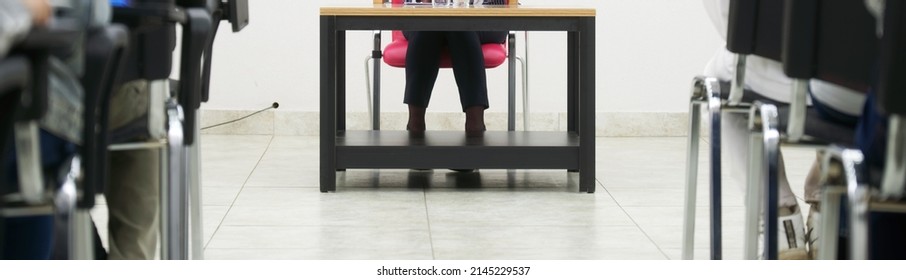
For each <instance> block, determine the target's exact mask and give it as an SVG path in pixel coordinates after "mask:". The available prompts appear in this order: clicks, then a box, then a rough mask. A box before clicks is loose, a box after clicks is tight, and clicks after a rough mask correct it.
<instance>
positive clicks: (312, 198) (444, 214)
mask: <svg viewBox="0 0 906 280" xmlns="http://www.w3.org/2000/svg"><path fill="white" fill-rule="evenodd" d="M202 143H203V144H202V147H203V148H202V158H203V160H202V162H203V168H202V181H203V183H202V184H203V205H204V206H203V213H204V234H205V258H207V259H405V260H410V259H412V260H417V259H628V260H637V259H643V260H648V259H651V260H658V259H679V258H680V254H681V252H680V251H681V249H680V248H681V243H680V241H681V232H682V213H683V193H684V190H683V182H684V172H685V162H686V154H685V153H686V152H685V149H686V139H685V138H598V139H597V149H596V150H597V155H596V159H597V172H596V178H597V184H598V191H597V192H596V193H595V194H587V193H580V192H579V191H578V187H577V186H576V184H575V182H576V181H577V179H578V178H577V177H576V176H575V175H568V173H566V172H565V171H560V170H552V171H505V170H481V171H479V172H474V173H457V172H453V171H448V170H434V171H409V170H380V171H378V170H350V171H347V172H345V173H340V174H339V176H338V177H339V179H338V183H339V186H338V191H337V192H336V193H321V192H320V191H319V189H318V169H317V168H318V138H317V137H292V136H267V135H264V136H226V135H204V136H203V138H202ZM701 147H702V155H701V156H700V164H701V168H699V178H700V180H699V188H698V201H699V207H698V208H697V212H696V213H697V216H698V219H697V224H696V243H695V248H696V251H695V254H696V258H707V257H708V246H709V245H708V242H707V241H708V239H707V236H708V231H707V230H708V220H707V215H708V213H707V210H708V208H707V205H708V204H707V203H708V202H707V197H708V192H707V188H706V186H707V182H706V180H705V174H706V173H705V167H706V166H707V165H706V164H707V162H706V161H705V160H706V158H705V155H706V154H707V153H706V151H707V148H708V143H706V142H705V141H702V144H701ZM784 153H785V157H786V159H787V166H788V167H787V168H788V173H789V176H790V182H793V184H794V186H797V185H800V184H801V183H797V182H803V181H804V177H805V174H806V171H807V169H808V164H809V163H810V161H811V159H812V158H813V157H814V152H813V151H811V150H809V149H804V148H790V149H785V150H784ZM794 190H796V193H797V194H798V195H799V196H801V193H802V191H801V187H794ZM724 192H725V194H724V207H723V210H724V218H723V221H724V257H725V258H728V259H738V258H741V255H742V242H741V239H742V238H741V235H742V220H743V219H742V214H743V207H742V203H743V202H742V198H743V194H742V191H741V189H740V188H735V187H727V188H725V191H724ZM93 214H94V216H95V219H96V221H97V222H98V226H99V229H100V230H101V231H102V232H103V231H104V230H105V226H104V223H105V222H106V209H105V208H104V207H103V205H102V206H101V207H98V208H97V209H96V210H95V211H94V212H93Z"/></svg>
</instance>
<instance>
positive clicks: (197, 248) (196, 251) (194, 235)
mask: <svg viewBox="0 0 906 280" xmlns="http://www.w3.org/2000/svg"><path fill="white" fill-rule="evenodd" d="M199 121H200V118H195V122H196V125H195V127H196V128H198V127H201V126H200V123H198V122H199ZM194 133H195V143H194V144H192V145H191V146H189V147H188V149H187V150H188V156H189V160H188V163H189V166H188V167H189V178H190V180H189V213H188V214H189V215H190V216H189V217H188V218H189V224H190V225H191V229H190V230H189V234H191V240H190V242H189V244H191V246H192V247H191V248H192V250H191V254H190V256H189V257H190V258H191V259H193V260H203V259H204V232H203V231H204V219H203V218H202V211H201V195H202V193H201V137H200V135H199V131H198V129H195V131H194Z"/></svg>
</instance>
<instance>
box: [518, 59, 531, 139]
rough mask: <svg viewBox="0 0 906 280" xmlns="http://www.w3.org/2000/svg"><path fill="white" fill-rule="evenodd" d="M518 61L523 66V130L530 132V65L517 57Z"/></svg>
mask: <svg viewBox="0 0 906 280" xmlns="http://www.w3.org/2000/svg"><path fill="white" fill-rule="evenodd" d="M516 61H518V62H519V64H520V65H522V130H523V131H529V130H530V129H531V124H530V121H531V118H530V117H531V112H530V111H529V88H528V65H526V64H525V59H523V58H522V57H518V56H517V57H516Z"/></svg>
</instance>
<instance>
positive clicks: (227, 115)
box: [201, 110, 689, 137]
mask: <svg viewBox="0 0 906 280" xmlns="http://www.w3.org/2000/svg"><path fill="white" fill-rule="evenodd" d="M253 112H254V111H245V110H201V116H202V117H201V126H202V127H208V126H211V125H215V124H219V123H223V122H227V121H230V120H235V119H238V118H240V117H243V116H246V115H248V114H251V113H253ZM406 118H407V114H406V113H404V112H385V113H382V115H381V129H384V130H404V129H405V127H406ZM530 118H531V119H530V120H529V121H530V124H531V129H532V130H534V131H565V130H566V113H557V112H549V113H546V112H539V113H532V114H531V116H530ZM427 121H428V124H427V125H428V129H431V130H461V129H463V123H464V122H465V115H463V114H462V113H452V112H451V113H443V112H441V113H428V117H427ZM485 123H487V125H488V130H505V129H506V113H503V112H489V113H487V114H486V115H485ZM522 123H523V121H522V114H521V113H520V114H517V115H516V129H517V130H521V129H522V128H523V124H522ZM595 124H596V130H595V135H596V136H608V137H639V136H651V137H677V136H686V134H687V130H688V129H689V126H688V114H687V113H685V112H680V113H662V112H638V113H627V112H598V113H596V114H595ZM319 127H320V123H319V113H318V112H303V111H280V110H270V111H265V112H262V113H259V114H256V115H254V116H251V117H249V118H246V119H244V120H241V121H237V122H234V123H230V124H226V125H222V126H218V127H213V128H209V129H205V130H203V131H202V134H237V135H269V134H274V135H311V136H315V135H318V134H319ZM346 127H347V129H355V130H367V129H370V128H371V120H370V118H369V117H368V114H367V113H364V112H350V113H348V114H347V118H346Z"/></svg>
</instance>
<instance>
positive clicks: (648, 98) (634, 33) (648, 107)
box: [205, 0, 721, 113]
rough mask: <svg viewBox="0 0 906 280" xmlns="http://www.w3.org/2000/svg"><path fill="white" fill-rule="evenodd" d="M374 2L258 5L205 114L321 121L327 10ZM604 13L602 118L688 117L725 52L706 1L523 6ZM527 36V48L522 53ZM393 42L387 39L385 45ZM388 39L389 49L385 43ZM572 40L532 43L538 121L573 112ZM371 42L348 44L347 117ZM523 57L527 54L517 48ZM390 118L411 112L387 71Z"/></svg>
mask: <svg viewBox="0 0 906 280" xmlns="http://www.w3.org/2000/svg"><path fill="white" fill-rule="evenodd" d="M354 1H355V2H362V3H363V4H367V3H369V2H370V1H369V0H319V1H303V0H259V1H251V3H250V6H251V7H250V9H251V10H250V12H251V23H250V25H249V26H248V27H247V28H246V29H245V30H243V31H242V32H241V33H236V34H232V33H230V30H229V29H228V27H227V26H224V28H222V29H221V30H220V33H219V34H218V37H217V43H216V44H215V51H214V55H215V56H214V58H215V61H214V69H213V74H212V75H213V78H212V84H213V85H212V95H211V100H210V102H209V103H207V104H205V108H206V109H215V110H254V109H259V108H263V107H266V106H268V105H269V104H270V103H271V102H273V101H277V102H280V104H281V107H280V110H281V111H283V110H292V111H303V112H316V111H318V110H319V109H318V95H319V86H318V82H319V73H318V72H319V65H318V63H319V42H318V40H319V39H318V38H319V36H318V31H319V28H318V25H319V20H318V19H319V18H318V12H319V9H318V8H319V7H320V6H330V5H338V4H342V5H346V4H349V3H350V2H354ZM522 2H523V3H524V4H526V5H544V4H549V3H555V4H553V5H557V6H581V7H593V8H596V9H597V26H596V29H597V42H596V46H597V62H596V63H597V73H596V74H597V104H596V108H597V111H598V112H670V113H673V112H685V111H686V110H687V101H688V96H689V86H690V84H689V82H690V81H691V78H692V77H693V76H694V75H696V74H698V73H700V71H701V69H703V67H704V65H705V64H706V63H707V61H708V59H709V58H710V55H711V54H713V53H714V51H715V50H717V49H718V48H719V47H721V42H720V39H719V37H718V36H717V34H716V32H715V31H714V28H713V27H712V26H711V23H710V21H709V20H708V18H707V16H706V14H705V12H704V9H703V7H702V3H701V1H700V0H604V1H602V0H557V1H541V0H522ZM521 34H522V33H521V32H520V39H519V42H520V44H522V39H521ZM385 38H388V39H389V36H387V37H385ZM388 39H385V43H386V41H387V40H388ZM565 39H566V35H565V34H564V33H556V32H532V33H529V50H530V53H529V55H530V56H529V59H530V60H531V61H530V67H531V70H530V88H531V90H532V93H531V94H532V110H533V111H534V112H562V111H565V106H566V105H565V103H566V100H565V97H564V92H565V88H566V85H565V81H566V75H565V68H566V64H565V58H566V54H565V49H566V42H565ZM370 49H371V33H370V32H350V33H348V35H347V63H348V64H347V73H348V74H347V75H348V86H347V91H348V96H349V97H348V99H349V103H348V110H349V111H350V112H363V111H365V109H366V108H365V99H364V96H365V81H364V77H365V76H364V75H365V74H364V71H365V69H364V65H363V60H364V58H365V57H366V56H367V55H368V54H369V53H370ZM519 50H520V54H521V55H522V52H523V49H522V46H520V47H519ZM383 74H384V76H383V84H384V86H383V93H384V102H382V103H383V104H382V106H383V110H385V111H388V112H403V111H405V107H404V106H403V104H402V91H403V82H404V77H403V70H402V69H397V68H390V67H386V66H385V67H384V68H383ZM488 75H489V89H490V93H491V107H492V108H491V109H490V110H491V111H493V112H503V111H504V110H505V106H504V104H505V95H506V85H505V84H506V82H505V81H506V69H505V67H501V68H500V69H495V70H490V71H489V74H488ZM430 110H431V111H436V112H457V111H459V101H458V96H457V94H456V91H455V83H454V82H453V77H452V73H451V72H450V71H449V70H444V71H442V72H441V75H440V77H439V78H438V84H437V86H436V87H435V92H434V95H433V99H432V103H431V109H430Z"/></svg>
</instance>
